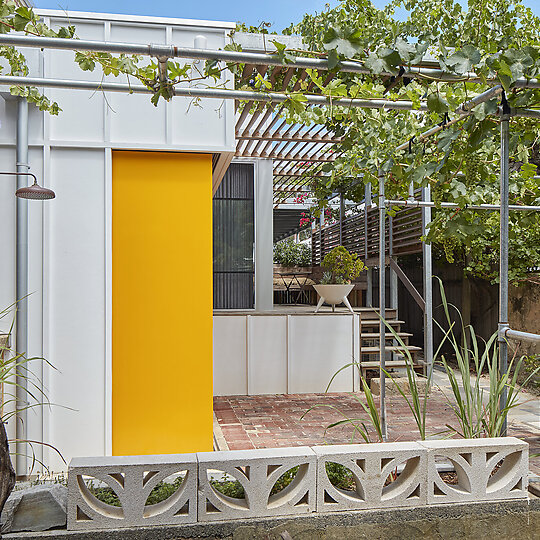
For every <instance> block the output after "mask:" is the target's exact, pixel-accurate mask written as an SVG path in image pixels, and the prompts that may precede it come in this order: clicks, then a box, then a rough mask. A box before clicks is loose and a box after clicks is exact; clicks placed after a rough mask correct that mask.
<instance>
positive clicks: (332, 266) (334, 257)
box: [321, 246, 365, 285]
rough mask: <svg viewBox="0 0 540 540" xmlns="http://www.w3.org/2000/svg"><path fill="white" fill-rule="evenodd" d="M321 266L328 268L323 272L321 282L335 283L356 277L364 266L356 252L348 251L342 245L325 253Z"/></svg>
mask: <svg viewBox="0 0 540 540" xmlns="http://www.w3.org/2000/svg"><path fill="white" fill-rule="evenodd" d="M321 266H322V267H323V268H326V269H327V270H328V272H325V278H324V283H323V282H322V281H321V283H323V284H337V285H341V284H343V283H348V282H349V281H350V280H351V279H354V278H357V277H358V276H359V275H360V272H362V270H364V268H365V266H364V263H363V262H362V261H361V260H360V259H359V258H358V254H357V253H350V252H349V251H348V250H347V248H345V247H343V246H337V247H335V248H334V249H333V250H332V251H331V252H330V253H327V254H326V255H325V257H324V259H323V262H322V265H321ZM328 274H329V275H328Z"/></svg>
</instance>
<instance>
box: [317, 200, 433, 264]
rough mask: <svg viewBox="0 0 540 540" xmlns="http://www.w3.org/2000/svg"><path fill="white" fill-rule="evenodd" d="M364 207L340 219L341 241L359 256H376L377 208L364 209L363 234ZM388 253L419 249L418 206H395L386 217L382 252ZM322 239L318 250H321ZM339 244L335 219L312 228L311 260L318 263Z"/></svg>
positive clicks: (419, 213) (420, 233)
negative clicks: (326, 225) (384, 243)
mask: <svg viewBox="0 0 540 540" xmlns="http://www.w3.org/2000/svg"><path fill="white" fill-rule="evenodd" d="M365 228H366V215H365V210H363V209H362V210H361V211H360V212H359V213H358V214H355V215H353V216H350V217H348V218H346V219H344V220H343V233H342V245H343V246H345V247H346V248H347V249H348V250H349V251H350V252H351V253H358V255H360V257H361V258H362V259H363V260H368V259H374V258H376V257H378V256H379V211H378V209H377V208H370V209H368V211H367V235H366V233H365ZM390 235H391V239H392V253H391V254H392V255H410V254H412V253H421V252H422V241H421V239H420V238H421V236H422V211H421V209H419V208H404V209H402V210H398V211H397V212H396V214H395V215H394V216H392V218H391V219H390V218H387V220H386V253H387V254H390V253H389V249H390ZM321 240H322V250H321ZM338 245H339V223H334V224H333V225H330V226H328V227H324V228H323V229H322V231H320V230H319V229H317V230H314V231H313V238H312V250H313V253H312V257H313V264H321V261H322V259H323V258H324V256H325V255H326V254H327V253H328V252H330V251H331V250H332V249H334V248H335V247H336V246H338Z"/></svg>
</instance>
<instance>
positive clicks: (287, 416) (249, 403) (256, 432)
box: [214, 388, 540, 475]
mask: <svg viewBox="0 0 540 540" xmlns="http://www.w3.org/2000/svg"><path fill="white" fill-rule="evenodd" d="M357 399H362V400H363V399H364V397H363V394H362V393H358V394H355V395H354V396H353V395H351V394H350V393H328V394H324V393H322V394H288V395H282V394H280V395H265V396H224V397H215V398H214V412H215V415H216V418H217V421H218V423H219V425H220V426H221V429H222V432H223V436H224V437H225V439H226V441H227V444H228V446H229V448H230V449H231V450H241V449H248V448H276V447H283V446H316V445H321V444H344V443H350V442H356V443H361V442H364V441H363V440H362V439H361V438H360V437H359V436H358V435H356V436H355V434H354V429H353V427H352V426H351V425H342V426H339V427H336V428H333V429H330V430H326V428H327V426H329V425H330V424H332V423H333V422H336V421H338V420H342V419H343V418H344V417H347V418H351V419H358V418H360V419H362V420H363V421H364V422H366V425H368V422H367V421H366V420H367V417H366V414H365V413H364V412H363V410H362V408H361V406H360V404H359V403H358V401H357ZM364 403H365V401H364ZM376 403H377V405H378V398H376ZM386 403H387V412H388V440H389V441H415V440H418V438H419V437H418V430H417V428H416V424H415V423H414V420H413V417H412V414H411V411H410V410H409V408H408V406H407V404H406V402H405V401H404V399H403V397H402V396H401V395H397V396H395V395H391V396H387V399H386ZM312 407H316V408H314V409H312ZM310 409H312V410H311V411H310V412H308V413H307V414H306V412H307V411H308V410H310ZM427 417H428V421H427V424H428V429H427V431H428V434H430V435H434V434H436V433H440V432H442V431H445V430H447V427H446V425H447V424H450V425H452V426H457V420H456V418H455V416H454V414H453V412H452V409H451V407H450V405H449V404H448V402H447V400H446V397H445V394H444V393H443V392H442V391H441V390H439V389H436V388H434V389H433V390H432V395H431V397H430V399H429V401H428V414H427ZM527 420H530V418H528V417H527ZM368 427H369V425H368ZM508 434H509V435H511V436H513V437H517V438H519V439H523V440H524V441H526V442H528V443H529V445H530V453H531V454H535V453H540V425H539V428H538V429H534V424H531V423H530V422H520V421H518V419H517V418H516V416H514V417H513V418H511V420H510V424H509V428H508ZM375 441H376V438H375V437H374V436H373V442H375ZM530 470H531V471H532V472H533V473H534V474H537V475H540V457H536V458H531V459H530Z"/></svg>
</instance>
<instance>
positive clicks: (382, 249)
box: [379, 173, 388, 441]
mask: <svg viewBox="0 0 540 540" xmlns="http://www.w3.org/2000/svg"><path fill="white" fill-rule="evenodd" d="M384 197H385V196H384V175H383V174H382V173H379V313H380V316H381V321H380V323H379V363H380V368H379V377H380V379H379V380H380V387H381V392H380V396H381V405H380V407H381V428H382V435H383V440H384V441H386V438H387V434H388V433H387V431H388V430H387V425H386V374H385V372H384V370H385V369H386V327H385V325H384V320H383V319H384V318H385V316H386V275H385V270H386V269H385V265H386V231H385V225H386V223H385V221H386V205H385V198H384Z"/></svg>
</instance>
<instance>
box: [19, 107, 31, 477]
mask: <svg viewBox="0 0 540 540" xmlns="http://www.w3.org/2000/svg"><path fill="white" fill-rule="evenodd" d="M16 159H17V172H28V169H29V168H30V166H29V165H28V101H26V99H25V98H22V97H20V98H18V100H17V150H16ZM27 183H28V177H27V176H18V177H17V189H19V188H21V187H24V186H26V185H27ZM16 234H17V263H16V264H17V271H16V274H17V284H16V297H17V316H16V351H17V353H18V354H24V355H26V353H27V351H28V299H27V296H28V201H27V200H25V199H20V198H17V233H16ZM24 369H25V367H24V366H21V370H24ZM18 379H19V380H18V381H17V384H18V386H17V391H16V393H17V403H16V407H17V408H19V409H22V410H20V412H19V413H18V414H17V419H16V422H17V438H18V439H21V440H25V439H27V438H28V437H27V436H26V430H27V426H28V422H27V418H28V415H27V411H26V409H25V408H24V404H25V403H26V402H27V400H28V395H27V392H26V379H25V378H24V377H19V378H18ZM27 453H28V452H27V449H26V444H25V443H18V444H17V460H16V470H17V474H18V475H26V474H27V472H28V469H27V459H28V458H27Z"/></svg>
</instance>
